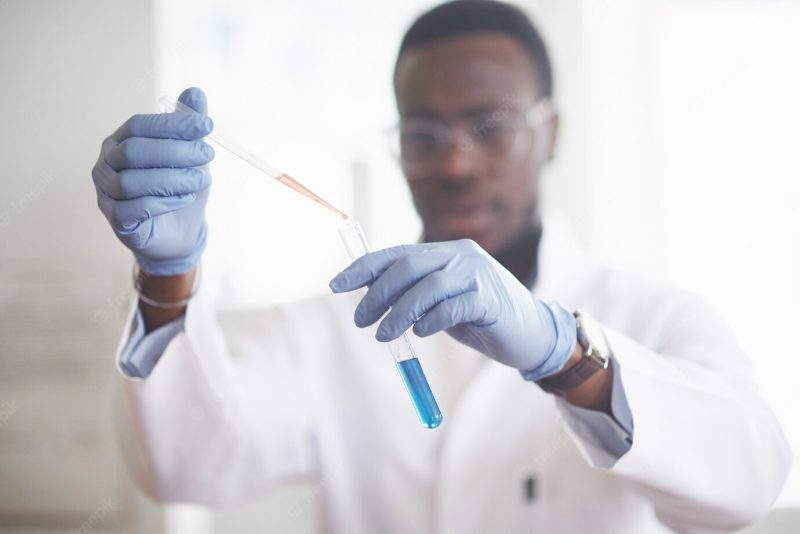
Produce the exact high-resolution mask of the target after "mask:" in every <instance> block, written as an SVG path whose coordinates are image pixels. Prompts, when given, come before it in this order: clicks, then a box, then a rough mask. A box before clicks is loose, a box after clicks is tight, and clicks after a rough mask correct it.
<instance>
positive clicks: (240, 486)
mask: <svg viewBox="0 0 800 534" xmlns="http://www.w3.org/2000/svg"><path fill="white" fill-rule="evenodd" d="M136 313H137V310H136V309H135V308H134V309H133V310H132V311H131V314H130V318H129V321H128V327H127V329H126V331H125V333H124V334H123V338H122V341H121V342H120V346H119V348H118V351H117V359H118V367H119V368H120V371H121V372H120V375H119V376H120V382H121V387H120V388H119V393H120V395H119V399H118V400H119V402H118V403H117V414H116V426H117V436H118V439H119V442H120V446H121V449H122V452H123V456H124V458H125V461H126V464H127V467H128V469H129V471H130V473H131V476H132V478H133V479H134V481H135V482H136V483H137V485H138V486H139V487H140V488H141V489H142V490H143V491H144V492H145V493H146V494H147V495H148V496H150V497H151V498H152V499H154V500H155V501H157V502H196V503H203V504H210V505H220V504H224V503H228V502H232V501H237V500H241V499H243V498H246V497H250V496H254V495H257V494H260V493H263V492H264V491H266V490H267V489H269V488H270V487H272V486H274V485H275V484H277V483H279V482H281V481H284V480H286V479H296V478H305V477H313V476H315V475H316V472H317V467H316V466H317V460H316V458H317V455H316V448H315V444H314V443H315V442H314V436H313V434H312V432H311V428H312V424H311V421H310V415H309V409H308V406H307V404H306V402H304V395H303V383H302V378H301V377H302V369H301V364H300V363H299V362H298V361H297V360H296V358H295V357H294V356H295V355H294V354H293V353H292V351H291V350H288V349H287V347H285V346H282V345H281V343H280V342H276V343H275V344H274V345H271V346H270V345H263V347H262V346H259V349H261V348H263V349H264V350H263V352H262V351H258V353H259V354H260V355H263V358H260V360H261V364H260V365H261V366H262V367H261V368H254V367H253V366H252V365H251V364H250V363H248V362H247V361H239V360H237V359H236V358H234V357H232V355H231V353H230V352H229V350H228V347H227V344H226V340H225V338H224V336H223V334H222V330H221V328H220V324H219V322H218V320H217V318H216V315H215V313H214V310H213V308H212V306H211V303H210V302H209V301H208V300H207V298H206V295H205V293H204V292H203V291H202V290H201V292H200V293H199V294H198V296H197V297H195V298H194V299H193V300H192V302H191V303H190V305H189V307H188V309H187V314H186V317H185V322H184V323H183V325H182V327H181V323H180V321H177V322H174V323H170V324H169V325H165V327H162V328H164V330H163V332H161V334H162V336H161V338H159V335H158V333H159V330H161V329H159V330H156V331H154V332H153V333H151V334H149V335H147V336H144V337H142V334H143V330H137V329H138V328H140V327H141V321H139V320H137V319H136V317H135V316H136ZM269 329H270V326H269V325H265V326H264V330H269ZM173 330H175V331H173ZM153 334H157V335H156V336H155V337H152V336H153ZM170 334H172V336H171V337H170ZM277 337H280V336H277ZM165 340H166V342H165ZM161 344H163V345H164V348H163V354H161V356H160V358H158V354H157V352H158V350H159V345H161ZM137 350H138V351H139V352H140V354H139V353H137ZM148 350H149V351H150V353H149V354H148V353H147V352H148ZM123 355H124V356H126V360H125V362H126V363H122V360H120V358H121V357H122V356H123ZM156 359H157V361H156ZM147 361H152V362H153V365H152V368H151V371H150V372H149V373H146V372H143V373H141V374H142V376H145V377H146V378H135V377H134V376H133V375H134V374H137V372H138V371H137V370H135V369H134V370H133V371H134V372H128V371H131V370H132V369H130V368H129V367H137V366H141V367H142V369H139V370H141V371H146V367H147V366H148V363H147ZM132 362H138V364H137V365H132ZM143 362H144V363H143Z"/></svg>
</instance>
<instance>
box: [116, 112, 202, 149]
mask: <svg viewBox="0 0 800 534" xmlns="http://www.w3.org/2000/svg"><path fill="white" fill-rule="evenodd" d="M213 129H214V123H213V121H212V120H211V119H210V118H208V117H206V116H204V115H200V114H199V113H191V112H188V113H187V112H183V111H178V112H175V113H154V114H141V115H134V116H133V117H131V118H130V119H128V120H127V121H125V123H124V124H123V125H122V126H120V127H119V128H118V129H117V131H116V132H114V133H113V134H111V138H112V139H114V140H115V141H117V142H118V143H121V142H122V141H124V140H125V139H128V138H129V137H151V138H154V139H182V140H188V141H191V140H194V139H200V138H202V137H205V136H207V135H208V134H209V133H211V130H213Z"/></svg>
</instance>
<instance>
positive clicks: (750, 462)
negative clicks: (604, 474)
mask: <svg viewBox="0 0 800 534" xmlns="http://www.w3.org/2000/svg"><path fill="white" fill-rule="evenodd" d="M662 308H667V309H668V311H667V312H666V313H661V311H663V310H660V311H659V314H660V315H661V318H660V319H658V323H659V324H660V325H661V327H660V330H661V335H659V336H658V338H659V339H658V340H657V342H655V343H648V346H645V344H643V343H640V342H637V341H635V340H634V339H632V338H631V337H629V336H626V335H623V334H622V333H620V332H618V331H615V330H613V329H611V328H609V327H607V326H606V329H605V330H606V336H607V338H608V341H609V344H610V346H611V348H612V350H613V352H614V358H615V360H616V362H617V363H618V364H619V373H620V377H621V383H622V386H623V388H624V392H625V397H626V399H627V403H628V405H629V407H630V411H631V416H632V424H633V425H634V431H633V436H632V438H633V443H632V446H631V447H630V450H628V451H627V452H626V453H625V454H623V455H622V457H621V458H615V457H614V456H613V455H610V454H608V453H607V451H603V449H602V448H601V447H597V446H596V445H597V444H596V443H591V441H589V440H584V438H585V437H586V436H587V435H590V434H591V432H590V431H589V430H588V429H586V428H581V425H583V424H584V423H583V422H582V421H581V420H580V419H579V418H575V417H570V415H569V414H568V412H567V411H566V410H564V408H563V406H561V407H559V411H560V412H561V414H562V416H563V417H564V420H565V422H566V427H567V431H568V433H570V434H571V436H572V437H573V440H574V441H575V443H576V445H577V446H578V448H579V450H580V451H581V453H582V455H583V456H584V458H585V459H586V461H587V462H588V463H589V464H590V465H591V466H592V467H594V468H598V469H607V470H609V471H610V472H611V473H613V474H616V475H618V476H620V477H624V478H625V479H627V480H628V481H629V482H630V483H631V484H632V485H634V486H635V487H636V488H637V490H638V491H640V492H641V493H642V494H644V495H645V496H647V497H648V498H649V499H650V500H651V501H652V502H653V503H654V505H655V510H656V514H657V516H658V518H659V520H660V521H661V522H662V523H663V524H665V525H666V526H668V527H670V528H672V529H673V530H676V531H679V532H718V531H728V530H732V529H736V528H740V527H743V526H745V525H747V524H750V523H752V522H754V521H756V520H758V519H759V518H761V517H762V516H764V515H765V514H766V513H767V512H768V511H769V509H770V508H771V506H772V504H773V503H774V502H775V500H776V499H777V497H778V494H779V493H780V490H781V488H782V486H783V484H784V482H785V479H786V477H787V475H788V471H789V467H790V464H791V452H790V449H789V446H788V443H787V441H786V438H785V436H784V434H783V431H782V429H781V427H780V424H779V423H778V421H777V420H776V418H775V416H774V414H773V412H772V410H771V409H770V407H769V405H768V404H767V402H766V400H765V399H764V397H763V396H762V393H761V392H760V391H759V388H758V387H757V385H756V383H755V381H754V378H753V370H752V367H751V365H750V362H749V360H748V358H747V356H746V355H745V354H744V353H743V352H742V350H741V349H740V347H739V346H738V345H737V343H736V341H735V335H734V334H733V332H731V331H729V330H728V329H727V328H726V327H725V326H724V325H723V324H722V322H721V321H720V320H719V319H718V318H717V317H716V316H715V315H714V313H712V312H711V311H710V310H709V309H708V308H707V307H706V306H705V304H703V303H702V301H700V299H697V298H694V297H685V298H684V299H682V300H681V301H680V302H678V303H673V304H670V305H665V306H662ZM653 315H656V311H655V310H654V311H653V313H651V316H653ZM644 317H648V316H647V315H644ZM650 318H651V317H648V319H650ZM582 436H583V437H582Z"/></svg>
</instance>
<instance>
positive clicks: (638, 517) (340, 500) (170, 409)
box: [118, 219, 791, 534]
mask: <svg viewBox="0 0 800 534" xmlns="http://www.w3.org/2000/svg"><path fill="white" fill-rule="evenodd" d="M337 267H339V266H336V267H333V269H336V268H337ZM534 294H535V295H537V296H538V297H540V298H543V299H546V300H557V301H558V302H560V303H561V304H562V305H564V306H565V307H567V308H568V309H572V308H576V307H577V308H581V309H584V310H586V311H588V312H589V313H591V314H593V315H594V316H595V317H596V318H597V319H598V320H599V321H600V322H601V323H602V324H603V325H604V326H605V327H606V329H607V332H606V333H607V337H608V340H609V343H610V345H611V348H612V350H613V351H614V354H615V358H616V361H617V362H618V364H619V368H620V372H621V378H622V383H623V385H624V391H625V395H626V398H627V401H628V404H629V406H630V409H631V412H632V415H633V423H634V431H633V445H632V447H631V448H630V450H629V451H628V452H627V453H625V454H624V455H623V456H622V458H621V459H619V460H618V461H615V459H614V458H613V457H610V456H609V454H608V453H606V452H604V449H603V448H602V447H601V446H600V445H599V444H598V443H597V442H596V440H594V439H593V435H592V433H591V432H590V431H589V430H588V429H587V428H585V425H583V424H582V422H581V420H580V419H579V418H576V417H575V416H574V415H573V414H571V413H570V412H569V411H567V410H566V409H565V408H564V406H563V405H562V403H563V402H564V401H563V400H557V399H556V398H555V397H553V396H552V395H548V394H546V393H544V392H543V391H541V390H540V389H539V388H538V387H537V386H536V385H535V384H533V383H530V382H526V381H524V380H523V379H522V378H521V376H520V374H519V373H518V372H517V371H516V370H514V369H511V368H508V367H504V366H503V365H501V364H498V363H496V362H494V361H492V360H489V359H488V358H485V357H483V356H481V355H480V354H478V353H476V352H473V351H472V350H471V349H469V348H466V347H464V346H462V345H460V344H458V343H457V342H455V341H453V340H452V339H451V338H449V337H448V336H447V335H446V334H443V333H441V334H438V335H435V336H432V337H431V338H426V339H419V340H417V341H416V348H417V351H418V352H419V354H420V360H421V362H422V365H423V368H424V370H425V372H426V374H427V376H428V380H429V382H430V384H431V388H432V390H433V392H434V394H435V395H436V396H437V399H438V401H439V404H440V406H441V408H442V412H443V413H444V422H443V423H442V425H441V426H440V427H439V428H438V429H435V430H429V429H425V428H423V427H422V426H421V425H420V423H419V422H418V420H417V417H416V414H415V413H414V411H413V408H412V405H411V402H410V400H409V398H408V396H407V393H406V391H405V389H404V387H403V384H402V382H401V379H400V377H399V375H398V372H397V370H396V369H395V367H394V365H393V364H392V362H391V359H390V356H389V354H388V352H387V350H386V348H385V347H383V346H381V345H380V344H378V343H377V342H376V341H375V340H374V338H373V337H372V336H373V335H374V328H373V329H365V330H359V329H358V328H356V327H355V326H354V325H353V322H352V315H353V310H354V307H355V304H356V302H357V299H358V298H359V297H360V295H357V294H350V295H338V296H334V295H330V296H326V297H320V298H317V299H311V300H306V301H302V302H298V303H294V304H291V305H287V306H282V307H279V308H277V309H272V310H266V311H262V312H243V313H238V314H233V315H228V316H225V317H216V316H215V313H214V311H213V308H212V306H211V305H210V303H209V302H208V301H207V299H206V297H205V296H203V295H202V294H201V295H200V296H199V297H197V298H196V300H195V301H193V302H192V304H191V305H190V306H189V309H188V313H187V317H186V324H185V331H184V332H182V333H180V334H179V335H178V336H176V337H175V338H173V340H172V341H171V343H170V344H169V346H168V347H167V349H166V351H165V352H164V354H163V356H162V358H161V360H160V361H159V362H158V364H157V365H156V367H155V368H154V369H153V371H152V373H151V375H150V376H149V377H148V378H147V379H145V380H137V379H129V378H125V377H123V378H121V382H122V386H123V387H122V393H123V395H122V398H123V401H124V402H123V403H122V410H121V413H120V417H119V418H118V423H119V424H118V427H119V429H118V430H119V435H120V440H121V443H122V446H123V449H124V451H125V456H126V459H127V462H128V464H129V468H130V471H131V473H132V476H133V477H134V479H135V480H136V482H137V483H138V485H139V486H140V487H141V488H142V489H143V490H144V491H145V492H146V493H147V494H148V495H150V496H151V497H153V498H154V499H156V500H158V501H162V502H185V501H191V502H200V503H208V504H212V505H220V504H224V503H228V502H231V501H235V500H239V499H242V498H246V497H248V496H255V495H258V494H261V493H263V492H264V491H265V490H266V489H267V488H269V487H272V486H274V485H276V484H279V483H281V482H283V481H287V480H291V479H296V478H297V477H302V478H306V479H309V480H313V481H316V483H317V484H318V488H319V503H320V507H321V509H320V511H319V513H320V517H321V523H322V527H323V531H324V532H326V533H341V534H344V533H347V534H359V533H369V534H378V533H380V534H393V533H397V534H412V533H413V534H422V533H447V534H473V533H474V534H478V533H518V532H520V533H521V532H548V533H550V532H567V533H572V532H592V533H604V532H608V533H615V534H619V533H632V534H633V533H635V534H642V533H650V532H668V531H670V530H674V531H678V532H707V531H720V530H730V529H733V528H736V527H739V526H742V525H744V524H746V523H749V522H752V521H754V520H756V519H758V518H759V517H760V516H762V515H764V514H765V513H766V512H767V511H768V509H769V508H770V506H771V505H772V503H773V502H774V500H775V499H776V497H777V495H778V493H779V491H780V488H781V486H782V485H783V482H784V479H785V477H786V475H787V472H788V468H789V464H790V462H791V453H790V451H789V447H788V445H787V442H786V440H785V437H784V435H783V433H782V430H781V428H780V426H779V424H778V422H777V421H776V419H775V417H774V415H773V413H772V411H771V409H770V408H769V406H768V405H767V404H766V403H765V401H764V398H763V397H762V395H761V393H760V392H759V390H758V388H757V387H756V384H755V383H754V381H753V378H752V374H751V367H750V364H749V362H748V359H747V357H746V356H745V355H744V354H743V353H742V351H741V350H740V348H739V347H738V346H737V344H736V342H735V341H734V336H733V335H732V334H731V332H729V331H727V330H726V329H725V328H724V327H723V326H722V325H721V324H720V322H719V321H718V320H717V318H716V317H715V316H714V315H713V314H712V313H711V312H710V311H709V310H708V309H707V308H706V307H705V306H704V305H703V304H702V303H701V302H700V301H699V300H698V299H697V298H696V297H694V296H691V295H688V294H685V293H682V292H678V291H675V290H671V289H667V288H663V287H659V286H656V285H653V284H650V283H647V282H645V281H643V280H639V279H636V278H633V277H630V276H626V275H623V274H620V273H619V272H615V271H613V270H611V269H608V268H605V267H602V266H599V265H596V264H593V263H592V262H590V261H589V259H588V258H587V257H586V255H585V253H584V251H583V250H582V249H581V247H579V246H578V245H576V241H575V239H574V238H573V237H572V235H571V234H570V232H569V231H568V229H566V228H565V227H564V226H563V224H562V223H559V222H558V221H556V220H549V219H548V220H546V221H545V223H544V234H543V238H542V242H541V245H540V267H539V279H538V282H537V285H536V287H535V291H534ZM131 313H133V310H132V312H131ZM130 323H131V321H129V324H130ZM129 335H130V332H129V331H126V332H125V334H124V336H123V340H122V342H121V344H120V348H122V346H123V345H124V344H125V342H126V340H127V339H128V336H129ZM787 347H788V345H787ZM529 478H533V480H534V482H533V488H532V489H533V495H532V499H529V498H528V496H529V495H526V489H525V487H526V482H525V481H526V479H529ZM528 489H531V488H528Z"/></svg>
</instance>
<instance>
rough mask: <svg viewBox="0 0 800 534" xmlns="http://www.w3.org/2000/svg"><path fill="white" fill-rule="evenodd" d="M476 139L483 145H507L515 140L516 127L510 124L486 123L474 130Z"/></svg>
mask: <svg viewBox="0 0 800 534" xmlns="http://www.w3.org/2000/svg"><path fill="white" fill-rule="evenodd" d="M473 131H474V132H475V137H476V139H477V140H478V141H479V142H483V143H506V142H508V141H510V140H513V139H514V127H513V126H511V125H510V124H502V123H496V122H486V123H483V124H481V125H478V126H476V127H475V128H473Z"/></svg>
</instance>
